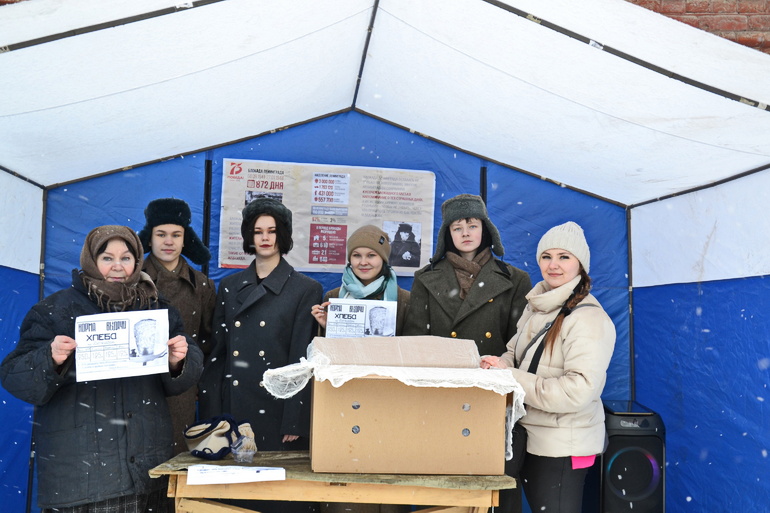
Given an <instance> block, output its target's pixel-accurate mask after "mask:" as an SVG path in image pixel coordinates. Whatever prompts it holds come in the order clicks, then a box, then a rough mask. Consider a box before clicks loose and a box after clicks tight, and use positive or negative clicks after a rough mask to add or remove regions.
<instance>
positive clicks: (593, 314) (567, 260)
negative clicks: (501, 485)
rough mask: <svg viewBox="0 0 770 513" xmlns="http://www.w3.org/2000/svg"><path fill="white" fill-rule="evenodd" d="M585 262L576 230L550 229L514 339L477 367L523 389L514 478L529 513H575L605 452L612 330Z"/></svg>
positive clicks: (539, 249) (587, 260) (587, 256)
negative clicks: (504, 374)
mask: <svg viewBox="0 0 770 513" xmlns="http://www.w3.org/2000/svg"><path fill="white" fill-rule="evenodd" d="M590 259H591V253H590V251H589V248H588V243H587V242H586V239H585V236H584V234H583V230H582V228H580V226H578V225H577V224H576V223H573V222H568V223H565V224H562V225H559V226H555V227H553V228H551V229H550V230H548V231H547V232H546V233H545V235H543V237H542V238H541V239H540V242H539V244H538V245H537V261H538V264H539V266H540V272H541V274H542V276H543V281H541V282H540V283H538V284H537V285H535V287H534V288H533V289H532V290H531V291H530V292H529V293H528V294H527V308H526V310H525V311H524V314H523V315H522V316H521V320H520V321H519V330H518V333H517V334H516V336H515V337H513V338H512V339H511V341H510V342H508V347H507V350H506V351H505V353H504V354H503V355H502V356H500V357H497V356H487V357H484V358H483V359H482V361H481V366H482V367H483V368H487V369H488V368H490V367H497V368H502V369H509V370H510V372H512V373H513V376H514V377H515V378H516V380H517V381H518V382H519V383H521V385H522V387H523V388H524V392H525V396H524V404H525V406H526V410H527V414H526V415H525V416H524V417H522V418H521V420H519V422H518V424H519V425H521V426H523V427H524V428H525V430H526V435H524V433H522V435H524V436H526V438H523V440H526V442H525V446H526V454H525V455H523V456H524V458H523V464H522V467H521V473H520V477H521V482H522V484H523V487H524V494H525V495H526V496H527V502H528V503H529V505H530V507H531V508H532V511H549V512H557V513H579V512H580V511H581V510H582V497H583V484H584V481H585V477H586V474H587V472H588V468H589V467H590V466H591V465H593V463H594V460H595V458H596V455H597V454H600V453H602V451H603V450H604V448H605V428H604V408H603V406H602V401H601V394H602V390H603V389H604V384H605V382H606V380H607V367H609V364H610V358H611V357H612V352H613V350H614V348H615V326H614V325H613V323H612V320H611V319H610V317H609V316H608V315H607V314H606V313H605V311H604V309H603V308H602V307H601V305H600V304H599V302H598V301H597V300H596V298H595V297H594V296H593V295H591V294H590V292H589V291H590V290H591V278H590V277H589V276H588V272H589V270H590V264H591V262H590ZM517 433H518V431H517ZM520 440H521V439H520ZM523 447H524V445H522V448H523ZM514 452H516V451H515V449H514ZM522 452H523V451H522Z"/></svg>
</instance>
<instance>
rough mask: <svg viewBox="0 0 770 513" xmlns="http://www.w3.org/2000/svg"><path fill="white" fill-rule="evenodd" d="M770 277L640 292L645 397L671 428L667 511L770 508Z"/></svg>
mask: <svg viewBox="0 0 770 513" xmlns="http://www.w3.org/2000/svg"><path fill="white" fill-rule="evenodd" d="M769 309H770V279H768V278H767V277H758V278H744V279H739V280H725V281H718V282H708V283H691V284H685V285H666V286H659V287H649V288H639V289H635V290H634V333H635V336H634V340H635V343H634V355H633V356H634V359H635V360H636V374H637V385H636V391H637V400H638V401H639V402H641V403H642V404H645V405H648V406H651V407H652V408H653V409H655V410H656V411H658V412H659V413H660V414H661V416H662V417H663V420H664V422H665V424H666V451H667V454H666V461H667V465H668V466H667V475H666V506H667V511H671V512H678V511H768V497H770V479H769V476H770V457H769V455H768V448H770V404H767V403H768V402H770V394H768V388H769V387H770V335H768V333H770V323H769V322H768V320H767V319H768V317H767V312H768V310H769Z"/></svg>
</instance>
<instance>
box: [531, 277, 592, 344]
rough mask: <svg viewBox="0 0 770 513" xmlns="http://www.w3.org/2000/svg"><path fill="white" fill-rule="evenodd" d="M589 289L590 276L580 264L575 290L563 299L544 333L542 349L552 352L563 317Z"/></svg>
mask: <svg viewBox="0 0 770 513" xmlns="http://www.w3.org/2000/svg"><path fill="white" fill-rule="evenodd" d="M590 291H591V277H590V276H588V273H587V272H586V271H585V269H583V266H582V265H581V266H580V282H578V284H577V285H576V286H575V290H573V291H572V294H571V295H570V297H569V298H567V301H565V302H564V305H562V307H561V310H560V311H559V313H558V314H557V315H556V318H555V319H554V320H553V324H552V325H551V328H550V329H549V330H548V333H546V335H545V340H544V341H543V344H545V345H544V346H543V347H544V349H548V350H550V352H551V354H553V346H554V342H555V341H556V337H557V336H558V334H559V332H560V331H561V325H562V323H563V322H564V318H565V317H567V316H568V315H569V314H571V313H572V309H573V308H575V307H576V306H577V305H578V304H579V303H580V302H581V301H583V299H585V297H586V296H587V295H588V293H589V292H590Z"/></svg>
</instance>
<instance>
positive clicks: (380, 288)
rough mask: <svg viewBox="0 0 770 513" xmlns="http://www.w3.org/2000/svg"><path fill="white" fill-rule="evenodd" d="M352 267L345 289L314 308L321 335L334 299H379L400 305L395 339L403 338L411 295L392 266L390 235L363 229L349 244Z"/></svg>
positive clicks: (345, 275)
mask: <svg viewBox="0 0 770 513" xmlns="http://www.w3.org/2000/svg"><path fill="white" fill-rule="evenodd" d="M347 250H348V264H347V266H345V270H344V271H343V273H342V286H340V287H337V288H336V289H333V290H330V291H329V292H327V293H326V295H325V296H324V302H323V303H321V304H318V305H313V308H312V309H311V312H310V313H312V314H313V317H315V319H316V321H318V325H319V335H321V336H323V335H324V332H325V328H326V308H327V307H328V306H329V304H330V303H329V299H330V298H353V299H379V300H384V301H398V306H397V312H396V331H395V335H396V336H399V335H401V334H402V331H403V327H404V320H405V317H406V309H407V308H408V307H409V292H408V291H406V290H404V289H402V288H400V287H399V286H398V282H397V281H396V273H395V272H394V271H393V269H392V268H391V267H390V265H389V264H388V258H389V255H390V240H389V239H388V234H387V233H385V232H384V231H382V230H381V229H379V228H377V227H376V226H374V225H371V224H369V225H366V226H362V227H361V228H359V229H358V230H356V231H354V232H353V233H352V234H351V235H350V237H348V241H347Z"/></svg>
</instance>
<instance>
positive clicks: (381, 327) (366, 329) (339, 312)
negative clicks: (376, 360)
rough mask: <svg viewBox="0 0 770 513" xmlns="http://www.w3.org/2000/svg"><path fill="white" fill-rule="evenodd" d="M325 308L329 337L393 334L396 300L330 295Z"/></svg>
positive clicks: (384, 335)
mask: <svg viewBox="0 0 770 513" xmlns="http://www.w3.org/2000/svg"><path fill="white" fill-rule="evenodd" d="M329 301H330V303H331V304H330V305H329V306H328V307H327V312H326V337H327V338H351V337H393V336H395V335H396V312H397V310H398V302H397V301H378V300H374V299H347V298H346V299H341V298H331V299H330V300H329Z"/></svg>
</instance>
